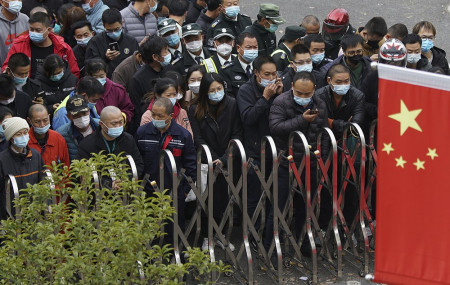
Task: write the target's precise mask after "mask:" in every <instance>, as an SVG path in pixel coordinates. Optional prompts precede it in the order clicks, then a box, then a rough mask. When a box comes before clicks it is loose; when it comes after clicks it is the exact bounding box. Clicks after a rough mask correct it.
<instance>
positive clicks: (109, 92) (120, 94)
mask: <svg viewBox="0 0 450 285" xmlns="http://www.w3.org/2000/svg"><path fill="white" fill-rule="evenodd" d="M104 87H105V92H103V96H102V97H101V98H100V99H98V100H97V103H96V104H95V109H96V110H97V114H101V112H102V110H103V108H105V107H106V106H116V107H117V108H119V109H120V111H122V112H123V113H124V114H125V115H126V116H127V118H126V119H127V124H129V123H130V122H131V119H132V118H133V115H134V105H133V103H131V100H130V97H129V96H128V93H127V90H125V87H123V86H122V85H120V84H117V83H114V82H112V81H111V80H109V79H108V78H106V83H105V86H104Z"/></svg>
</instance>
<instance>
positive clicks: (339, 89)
mask: <svg viewBox="0 0 450 285" xmlns="http://www.w3.org/2000/svg"><path fill="white" fill-rule="evenodd" d="M332 86H333V91H334V92H335V93H336V94H337V95H341V96H344V95H345V94H347V92H348V90H350V84H347V85H332Z"/></svg>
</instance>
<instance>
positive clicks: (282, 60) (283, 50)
mask: <svg viewBox="0 0 450 285" xmlns="http://www.w3.org/2000/svg"><path fill="white" fill-rule="evenodd" d="M305 34H306V31H305V29H304V28H303V27H300V26H288V27H286V30H285V31H284V36H283V38H282V39H281V40H280V43H279V44H278V48H277V49H276V50H275V51H274V52H272V54H271V55H270V56H271V57H272V58H273V60H275V63H276V64H277V71H278V72H279V73H280V74H282V73H283V72H284V70H285V69H286V67H288V65H289V63H290V62H291V60H292V59H291V58H290V57H291V50H292V48H293V47H294V46H295V45H297V44H300V43H302V38H303V37H304V36H305Z"/></svg>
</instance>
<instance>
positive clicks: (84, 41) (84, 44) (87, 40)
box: [77, 37, 92, 47]
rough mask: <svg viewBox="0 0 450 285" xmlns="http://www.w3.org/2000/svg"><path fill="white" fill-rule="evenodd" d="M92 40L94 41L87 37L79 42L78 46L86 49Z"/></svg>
mask: <svg viewBox="0 0 450 285" xmlns="http://www.w3.org/2000/svg"><path fill="white" fill-rule="evenodd" d="M91 39H92V37H87V38H83V39H80V40H77V45H79V46H82V47H86V46H87V45H88V43H89V41H90V40H91Z"/></svg>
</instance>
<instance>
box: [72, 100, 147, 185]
mask: <svg viewBox="0 0 450 285" xmlns="http://www.w3.org/2000/svg"><path fill="white" fill-rule="evenodd" d="M124 124H125V122H124V120H123V117H122V112H121V111H120V109H119V108H117V107H114V106H108V107H105V108H104V109H103V110H102V112H101V114H100V128H97V129H96V130H95V132H94V133H93V134H92V135H91V136H88V137H86V139H84V140H82V141H81V143H80V144H79V145H78V157H79V159H83V158H85V159H89V158H91V157H92V155H93V154H98V153H100V152H103V153H104V154H106V155H109V154H115V155H119V154H120V155H121V156H126V155H127V154H129V155H131V157H132V158H133V160H134V163H135V164H136V168H137V173H138V177H141V173H142V170H143V168H144V162H143V160H142V157H141V154H140V153H139V150H138V148H137V146H136V142H135V140H134V138H133V136H132V135H130V134H129V133H127V132H124Z"/></svg>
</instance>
